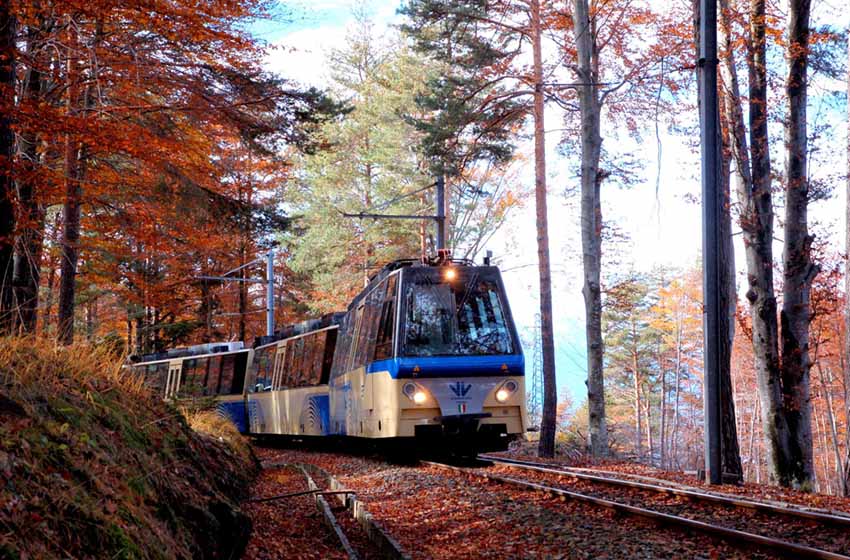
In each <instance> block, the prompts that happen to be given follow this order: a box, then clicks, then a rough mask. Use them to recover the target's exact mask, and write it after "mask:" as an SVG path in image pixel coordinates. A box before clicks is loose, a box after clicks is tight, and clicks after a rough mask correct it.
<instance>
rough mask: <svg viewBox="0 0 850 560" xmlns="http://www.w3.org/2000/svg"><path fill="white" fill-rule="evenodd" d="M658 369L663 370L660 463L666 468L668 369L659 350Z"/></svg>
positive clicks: (659, 440)
mask: <svg viewBox="0 0 850 560" xmlns="http://www.w3.org/2000/svg"><path fill="white" fill-rule="evenodd" d="M658 366H659V367H658V369H659V371H660V372H661V405H660V406H659V418H660V419H661V425H660V426H659V430H658V431H659V436H660V437H659V438H658V445H659V463H658V464H659V465H660V466H661V468H664V467H665V466H666V465H667V370H666V369H665V368H664V360H663V357H662V355H661V352H660V350H659V352H658Z"/></svg>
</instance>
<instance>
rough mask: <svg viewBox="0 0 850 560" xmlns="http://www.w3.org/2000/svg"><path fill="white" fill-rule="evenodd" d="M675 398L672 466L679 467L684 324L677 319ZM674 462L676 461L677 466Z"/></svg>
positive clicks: (671, 438)
mask: <svg viewBox="0 0 850 560" xmlns="http://www.w3.org/2000/svg"><path fill="white" fill-rule="evenodd" d="M675 384H676V385H675V388H674V389H673V390H674V396H673V429H672V431H671V433H670V466H671V467H677V466H678V465H679V461H678V458H677V457H676V440H677V438H678V434H679V392H680V391H681V387H682V322H681V318H679V317H677V318H676V381H675ZM673 461H676V463H675V465H674V463H673Z"/></svg>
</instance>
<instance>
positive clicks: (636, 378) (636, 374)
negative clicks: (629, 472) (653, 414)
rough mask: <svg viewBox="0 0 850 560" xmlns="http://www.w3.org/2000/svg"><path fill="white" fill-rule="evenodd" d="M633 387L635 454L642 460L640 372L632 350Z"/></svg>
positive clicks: (635, 354)
mask: <svg viewBox="0 0 850 560" xmlns="http://www.w3.org/2000/svg"><path fill="white" fill-rule="evenodd" d="M632 386H633V387H632V388H633V389H634V392H635V454H636V455H637V458H638V460H640V459H643V425H642V420H641V402H640V370H639V369H638V359H637V351H636V350H632Z"/></svg>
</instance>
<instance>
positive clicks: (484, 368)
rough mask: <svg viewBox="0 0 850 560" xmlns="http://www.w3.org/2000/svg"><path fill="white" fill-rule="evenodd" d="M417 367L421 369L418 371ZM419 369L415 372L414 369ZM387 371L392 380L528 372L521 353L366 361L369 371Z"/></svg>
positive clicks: (367, 370) (520, 373)
mask: <svg viewBox="0 0 850 560" xmlns="http://www.w3.org/2000/svg"><path fill="white" fill-rule="evenodd" d="M416 368H419V369H418V370H416ZM414 370H416V371H414ZM379 371H388V372H390V376H391V377H392V378H393V379H401V378H408V377H444V376H446V375H453V376H455V375H462V376H486V375H490V376H492V375H525V360H524V358H523V356H522V354H510V355H500V356H423V357H405V358H391V359H389V360H380V361H377V362H371V363H369V364H366V372H367V373H375V372H379Z"/></svg>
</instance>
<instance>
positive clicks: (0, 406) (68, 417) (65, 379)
mask: <svg viewBox="0 0 850 560" xmlns="http://www.w3.org/2000/svg"><path fill="white" fill-rule="evenodd" d="M119 364H120V359H119V358H118V357H117V356H115V355H112V354H109V353H107V352H105V351H102V350H99V349H96V348H92V347H90V346H86V345H78V346H73V347H70V348H57V347H54V346H53V345H52V343H50V342H48V341H44V340H37V339H18V338H0V558H68V557H73V558H234V557H238V556H239V555H240V554H241V551H242V549H243V547H244V545H245V542H246V540H247V536H248V534H249V533H250V521H249V520H248V518H247V517H246V516H245V515H244V514H242V512H241V511H240V510H239V508H238V503H239V501H240V500H241V499H243V498H244V497H245V494H246V492H247V487H248V483H249V482H250V480H251V479H252V478H253V476H254V474H255V473H256V461H255V459H254V458H253V456H252V455H251V453H250V449H248V448H247V447H246V446H245V445H244V442H242V441H241V440H240V438H239V436H238V434H236V435H234V434H233V433H232V432H228V431H226V428H224V427H221V429H220V430H219V431H218V432H215V431H211V430H206V431H205V432H195V431H193V430H192V428H191V427H190V426H189V424H188V423H187V422H186V420H185V418H184V417H183V416H182V414H181V413H180V411H178V410H177V409H175V408H174V407H173V406H171V405H168V404H166V403H164V402H162V401H161V400H160V399H158V398H157V397H155V396H154V395H152V394H151V393H150V392H148V391H147V390H146V389H145V388H144V387H143V386H142V384H141V382H140V381H139V380H138V379H136V378H135V377H134V376H132V375H130V374H129V373H127V372H125V371H122V369H121V368H120V365H119ZM214 424H215V423H214V422H213V421H212V420H208V421H207V422H206V423H205V426H211V425H212V426H214ZM246 450H247V451H246Z"/></svg>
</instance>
